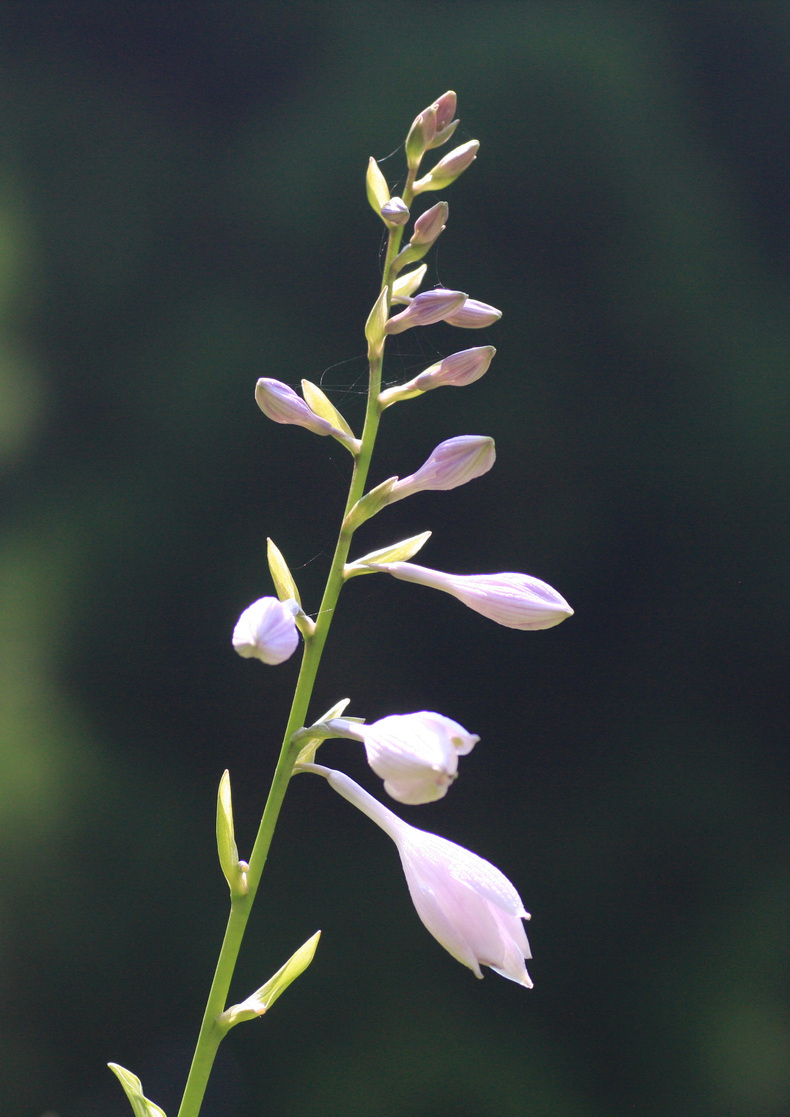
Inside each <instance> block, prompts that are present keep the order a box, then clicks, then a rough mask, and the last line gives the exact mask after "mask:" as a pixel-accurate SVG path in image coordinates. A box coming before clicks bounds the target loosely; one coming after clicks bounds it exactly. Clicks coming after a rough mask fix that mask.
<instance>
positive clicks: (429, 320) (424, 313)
mask: <svg viewBox="0 0 790 1117" xmlns="http://www.w3.org/2000/svg"><path fill="white" fill-rule="evenodd" d="M467 301H468V299H467V296H466V295H465V294H464V293H463V291H448V290H446V289H445V288H444V287H435V288H434V289H433V290H432V291H423V292H422V294H420V295H415V296H414V298H413V299H412V301H411V302H410V303H409V305H408V306H407V307H406V309H405V310H402V311H401V312H400V314H396V315H394V316H393V317H392V318H389V319H387V324H386V326H385V327H384V332H385V333H388V334H400V333H403V331H404V330H408V329H411V327H412V326H431V325H433V323H434V322H441V321H442V319H444V318H447V316H448V315H449V314H452V313H453V312H454V311H457V310H459V309H460V308H461V307H462V306H463V304H464V303H465V302H467Z"/></svg>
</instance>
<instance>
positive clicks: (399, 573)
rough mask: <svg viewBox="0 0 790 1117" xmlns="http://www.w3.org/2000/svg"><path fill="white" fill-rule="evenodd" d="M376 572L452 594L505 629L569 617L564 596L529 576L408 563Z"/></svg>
mask: <svg viewBox="0 0 790 1117" xmlns="http://www.w3.org/2000/svg"><path fill="white" fill-rule="evenodd" d="M377 569H379V570H384V571H386V572H387V573H388V574H392V575H393V577H395V578H400V579H402V580H403V581H404V582H417V583H419V584H420V585H421V586H431V587H432V588H433V589H437V590H443V591H444V592H445V593H449V594H452V596H453V597H457V598H458V600H459V601H462V602H463V603H464V605H467V606H468V607H469V608H470V609H474V611H475V612H476V613H482V615H483V616H484V617H488V618H489V619H490V620H492V621H496V622H497V624H502V625H504V626H505V627H506V628H519V629H522V630H530V631H531V630H534V629H540V628H553V627H554V625H555V624H559V623H560V622H561V621H564V620H565V619H566V617H570V616H572V615H573V609H571V607H570V605H569V604H568V602H567V601H566V600H565V598H564V597H561V596H560V595H559V594H558V593H557V591H556V590H555V589H552V587H551V586H549V585H547V583H546V582H541V580H540V579H539V578H532V577H530V575H529V574H514V573H511V572H506V573H503V574H445V573H443V572H442V571H441V570H429V569H428V568H427V567H425V566H417V565H416V564H415V563H412V562H389V563H383V564H381V565H380V566H378V567H377Z"/></svg>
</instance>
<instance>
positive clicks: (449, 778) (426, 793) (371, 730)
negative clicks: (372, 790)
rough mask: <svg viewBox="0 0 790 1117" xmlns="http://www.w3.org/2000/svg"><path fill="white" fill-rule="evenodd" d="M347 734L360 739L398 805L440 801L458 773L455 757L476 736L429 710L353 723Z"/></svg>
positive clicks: (470, 746)
mask: <svg viewBox="0 0 790 1117" xmlns="http://www.w3.org/2000/svg"><path fill="white" fill-rule="evenodd" d="M349 736H353V737H354V738H355V739H357V740H361V741H362V742H363V744H364V745H365V752H366V753H367V757H368V763H369V764H370V766H371V768H372V769H373V771H374V772H375V773H376V775H377V776H380V777H381V779H383V780H384V790H385V791H386V792H387V794H388V795H391V796H392V798H393V799H397V800H398V802H400V803H432V802H434V801H435V800H436V799H441V798H442V797H443V796H444V795H445V794H446V793H447V788H448V787H449V786H450V784H451V783H452V782H453V780H454V779H455V778H456V776H457V774H458V757H459V756H466V754H467V753H468V752H471V751H472V749H473V748H474V746H475V745H476V744H477V742H478V741H479V740H480V738H479V737H477V736H476V735H475V734H474V733H467V731H466V730H465V729H464V727H463V726H462V725H459V724H458V722H457V721H453V720H452V719H451V718H446V717H443V716H442V714H435V713H432V712H431V711H429V710H423V711H421V712H420V713H417V714H391V715H390V716H389V717H384V718H380V719H379V720H378V721H374V722H373V723H372V724H371V725H354V726H351V728H350V733H349Z"/></svg>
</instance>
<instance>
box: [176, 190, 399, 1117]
mask: <svg viewBox="0 0 790 1117" xmlns="http://www.w3.org/2000/svg"><path fill="white" fill-rule="evenodd" d="M415 178H416V171H410V172H409V176H408V178H407V180H406V188H405V189H404V192H403V198H404V201H405V202H406V204H407V205H408V204H409V203H410V201H411V198H412V186H413V183H414V180H415ZM402 236H403V228H402V227H399V228H396V229H391V230H390V235H389V242H388V245H387V254H386V257H385V263H384V272H383V276H382V284H381V285H382V289H383V288H384V287H385V286H387V284H388V283H389V282H390V276H391V271H392V262H393V260H394V259H395V257H396V256H397V254H398V251H399V249H400V243H401V238H402ZM382 363H383V354H379V355H378V357H375V358H372V359H371V360H370V380H369V385H368V400H367V407H366V411H365V425H364V429H363V432H362V440H361V446H360V450H359V454H358V455H357V457H356V460H355V462H354V472H353V474H352V477H351V483H350V486H349V491H348V499H347V501H346V507H345V511H344V513H343V517H344V519H345V517H346V515H347V514H348V512H349V511H350V510H351V508H353V506H354V505H355V504H356V502H357V501H358V500H359V499H360V497H361V496H362V494H363V492H364V489H365V483H366V481H367V477H368V471H369V469H370V461H371V458H372V455H373V447H374V445H375V442H376V434H377V433H378V425H379V419H380V417H381V409H380V407H379V405H378V396H379V392H380V391H381V369H382ZM353 534H354V532H353V529H349V528H346V527H342V528H341V530H340V534H339V536H338V540H337V546H336V547H335V553H334V556H333V558H332V565H331V567H330V570H329V576H328V578H327V582H326V587H325V589H324V594H323V598H322V600H321V606H320V609H319V612H318V616H317V618H316V625H315V631H314V632H313V634H312V635H311V636H308V637H306V638H305V649H304V654H303V656H302V666H301V668H300V671H299V678H298V680H297V683H296V689H295V691H294V697H293V702H292V704H291V712H290V714H289V717H288V724H287V726H286V730H285V735H284V737H283V743H282V747H281V749H280V755H279V758H278V760H277V767H276V768H275V771H274V776H273V777H272V784H271V788H270V789H269V795H268V797H267V800H266V806H265V808H264V811H263V816H262V818H261V823H260V826H259V828H258V834H257V836H256V838H255V844H254V845H253V849H252V853H251V855H250V859H249V870H248V872H247V886H248V890H247V893H246V895H244V896H236V897H234V898H233V900H232V902H231V908H230V915H229V917H228V923H227V927H226V928H225V937H224V938H223V940H222V946H221V948H220V952H219V958H218V959H217V967H216V970H215V971H214V979H213V981H212V983H211V989H210V991H209V996H208V1001H207V1003H206V1009H205V1012H204V1014H203V1021H202V1024H201V1026H200V1033H199V1035H198V1040H197V1044H196V1046H195V1054H194V1056H193V1059H192V1065H191V1067H190V1070H189V1076H188V1078H187V1082H186V1086H185V1088H184V1096H183V1098H182V1099H181V1106H180V1108H179V1110H178V1117H198V1114H199V1113H200V1107H201V1105H202V1103H203V1096H204V1094H205V1091H206V1085H207V1084H208V1080H209V1076H210V1075H211V1069H212V1067H213V1065H214V1058H215V1056H216V1054H217V1050H218V1048H219V1045H220V1043H221V1042H222V1039H223V1037H224V1035H225V1033H226V1031H227V1029H226V1028H223V1027H222V1026H221V1025H220V1024H219V1023H218V1022H217V1021H218V1017H219V1016H220V1015H221V1013H222V1012H223V1011H224V1010H225V1007H226V1004H227V999H228V991H229V989H230V983H231V979H232V978H233V972H234V970H235V967H236V960H237V959H238V956H239V950H240V949H241V943H242V940H243V938H244V932H245V930H246V927H247V921H248V919H249V917H250V912H251V910H252V905H253V903H254V901H255V895H256V893H257V891H258V885H259V884H260V879H261V874H262V873H263V869H264V866H265V864H266V858H267V856H268V853H269V847H270V846H271V843H272V838H273V836H274V828H275V826H276V824H277V819H278V817H279V814H280V808H281V807H282V803H283V799H284V798H285V792H286V790H287V787H288V782H289V780H290V778H291V776H292V775H293V767H294V763H295V760H296V755H297V752H298V748H295V747H294V746H293V745H292V743H291V737H292V736H293V734H294V733H295V732H296V730H297V729H301V727H302V726H303V725H304V724H305V723H306V720H307V710H308V706H309V704H310V699H311V697H312V694H313V686H314V684H315V678H316V674H317V672H318V667H319V664H320V662H321V654H322V652H323V650H324V645H325V644H326V639H327V636H328V635H329V628H330V625H331V623H332V618H333V616H334V611H335V607H336V605H337V601H338V598H339V596H340V591H341V589H342V588H343V569H344V567H345V564H346V561H347V559H348V552H349V549H350V547H351V540H352V537H353Z"/></svg>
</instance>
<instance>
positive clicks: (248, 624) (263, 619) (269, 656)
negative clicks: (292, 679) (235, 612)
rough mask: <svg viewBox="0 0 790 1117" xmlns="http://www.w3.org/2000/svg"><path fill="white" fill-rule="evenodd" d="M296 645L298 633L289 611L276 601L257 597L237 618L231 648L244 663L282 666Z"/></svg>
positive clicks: (285, 606) (270, 598)
mask: <svg viewBox="0 0 790 1117" xmlns="http://www.w3.org/2000/svg"><path fill="white" fill-rule="evenodd" d="M298 644H299V632H298V630H297V627H296V622H295V621H294V617H293V613H292V612H291V610H290V609H289V607H288V606H287V605H286V604H284V603H283V602H282V601H278V600H277V598H276V597H260V598H259V599H258V600H257V601H253V603H252V605H249V606H248V607H247V608H246V609H245V610H244V612H243V613H242V614H241V616H240V617H239V619H238V621H237V622H236V627H235V628H234V629H233V647H234V648H235V649H236V651H237V652H238V653H239V655H240V656H243V657H244V659H259V660H260V661H261V663H269V664H275V663H284V662H285V660H286V659H290V657H291V656H292V655H293V654H294V652H295V651H296V649H297V646H298Z"/></svg>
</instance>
